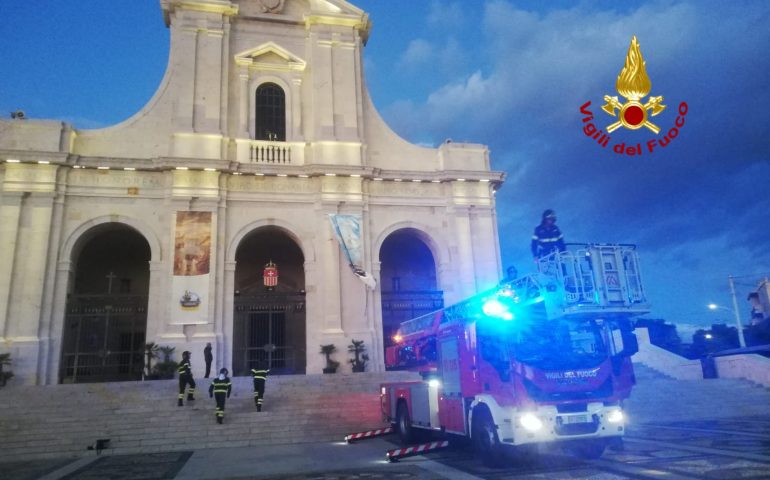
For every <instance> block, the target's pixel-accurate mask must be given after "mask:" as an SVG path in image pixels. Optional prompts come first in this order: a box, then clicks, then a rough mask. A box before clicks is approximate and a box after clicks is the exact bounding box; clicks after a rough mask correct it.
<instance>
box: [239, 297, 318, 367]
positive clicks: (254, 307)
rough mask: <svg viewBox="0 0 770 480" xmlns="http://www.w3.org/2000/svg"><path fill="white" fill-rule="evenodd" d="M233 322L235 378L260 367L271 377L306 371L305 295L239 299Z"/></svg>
mask: <svg viewBox="0 0 770 480" xmlns="http://www.w3.org/2000/svg"><path fill="white" fill-rule="evenodd" d="M233 320H234V321H233V328H234V331H233V375H249V371H250V370H251V369H252V368H257V367H266V368H269V369H270V373H271V374H293V373H304V372H305V296H304V295H302V294H280V293H267V294H264V295H250V296H248V297H236V300H235V308H234V319H233Z"/></svg>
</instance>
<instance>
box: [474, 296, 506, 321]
mask: <svg viewBox="0 0 770 480" xmlns="http://www.w3.org/2000/svg"><path fill="white" fill-rule="evenodd" d="M481 311H483V312H484V315H486V316H488V317H495V318H501V319H503V320H513V319H514V315H513V313H511V312H510V311H509V310H508V307H506V306H505V305H503V303H502V302H500V300H498V299H496V298H492V299H489V300H487V301H485V302H484V303H483V305H482V306H481Z"/></svg>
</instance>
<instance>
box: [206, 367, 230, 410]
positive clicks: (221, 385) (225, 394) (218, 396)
mask: <svg viewBox="0 0 770 480" xmlns="http://www.w3.org/2000/svg"><path fill="white" fill-rule="evenodd" d="M232 389H233V385H232V382H231V381H230V377H228V376H227V369H226V368H223V369H221V370H220V371H219V376H217V378H215V379H214V380H213V381H212V382H211V385H210V386H209V397H214V399H215V400H216V401H217V408H216V411H215V413H214V414H215V415H216V417H217V423H222V421H223V420H224V418H225V399H227V398H230V392H231V391H232Z"/></svg>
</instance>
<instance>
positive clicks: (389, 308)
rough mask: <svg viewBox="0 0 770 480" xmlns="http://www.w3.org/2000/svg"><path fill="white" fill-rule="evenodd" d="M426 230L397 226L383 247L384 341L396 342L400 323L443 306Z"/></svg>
mask: <svg viewBox="0 0 770 480" xmlns="http://www.w3.org/2000/svg"><path fill="white" fill-rule="evenodd" d="M424 235H425V234H424V233H422V232H420V231H419V230H415V229H412V228H404V229H401V230H397V231H395V232H393V233H391V234H390V235H388V238H386V239H385V241H384V242H383V243H382V247H381V248H380V265H381V269H380V285H381V286H382V292H381V293H382V333H383V337H384V338H383V345H384V346H385V347H388V346H390V345H393V335H395V333H396V330H398V325H399V324H400V323H401V322H403V321H405V320H410V319H412V318H415V317H419V316H421V315H425V314H426V313H430V312H434V311H436V310H438V309H440V308H443V306H444V292H442V291H441V290H438V289H437V286H436V285H437V282H436V262H435V260H434V259H433V253H432V252H431V250H430V248H428V246H427V245H426V243H425V241H423V239H422V237H423V236H424Z"/></svg>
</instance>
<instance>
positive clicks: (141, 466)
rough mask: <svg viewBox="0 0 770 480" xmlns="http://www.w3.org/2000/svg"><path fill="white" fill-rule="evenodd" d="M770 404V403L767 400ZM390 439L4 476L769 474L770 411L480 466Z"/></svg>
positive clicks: (2, 471) (113, 459)
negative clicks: (412, 453) (404, 450)
mask: <svg viewBox="0 0 770 480" xmlns="http://www.w3.org/2000/svg"><path fill="white" fill-rule="evenodd" d="M769 411H770V408H769ZM391 448H394V444H393V441H392V440H388V439H374V440H367V441H364V442H360V443H357V444H354V445H346V444H344V443H343V442H339V443H329V444H320V445H308V444H300V445H281V446H272V447H266V448H232V449H207V450H198V451H195V452H174V453H158V454H150V455H110V454H109V451H106V452H105V453H104V454H102V455H101V456H98V457H97V456H92V457H85V458H82V459H78V460H74V461H73V460H45V461H32V462H22V463H10V464H3V465H0V478H2V479H3V480H33V479H42V480H56V479H67V480H91V479H94V480H95V479H100V480H101V479H148V480H150V479H177V480H204V479H239V480H245V479H255V480H257V479H268V478H269V479H280V480H294V479H296V480H311V479H318V480H333V479H339V480H353V479H356V480H362V479H421V480H422V479H425V480H438V479H460V480H475V479H490V480H505V479H516V480H525V479H526V480H534V479H543V480H545V479H548V480H552V479H553V480H559V479H570V480H580V479H597V480H604V479H607V480H609V479H666V480H681V479H719V480H732V479H754V480H758V479H770V413H769V414H768V416H766V417H763V418H735V419H727V420H725V419H721V420H714V421H698V422H674V423H661V424H657V425H652V424H645V425H637V426H631V427H629V434H628V436H627V437H626V440H625V448H624V449H623V450H622V451H608V452H607V453H606V454H605V455H604V456H603V457H602V458H601V459H599V460H589V461H586V460H580V459H577V458H573V457H570V456H568V455H565V454H562V453H561V452H560V451H558V450H557V449H549V448H546V449H543V451H542V452H541V454H540V455H539V457H538V458H537V459H535V460H533V461H530V462H527V463H518V464H517V463H513V462H512V463H511V464H510V465H508V466H507V467H505V468H502V469H497V470H495V469H490V468H486V467H484V466H482V465H481V464H480V463H479V462H478V461H477V460H476V459H474V458H473V456H472V455H471V454H469V453H468V452H467V451H465V450H464V449H449V450H444V451H440V452H436V453H430V454H427V455H424V456H419V457H412V458H408V459H403V460H401V461H400V462H398V463H395V464H390V463H387V462H386V461H385V459H384V453H385V451H386V450H388V449H391Z"/></svg>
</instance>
